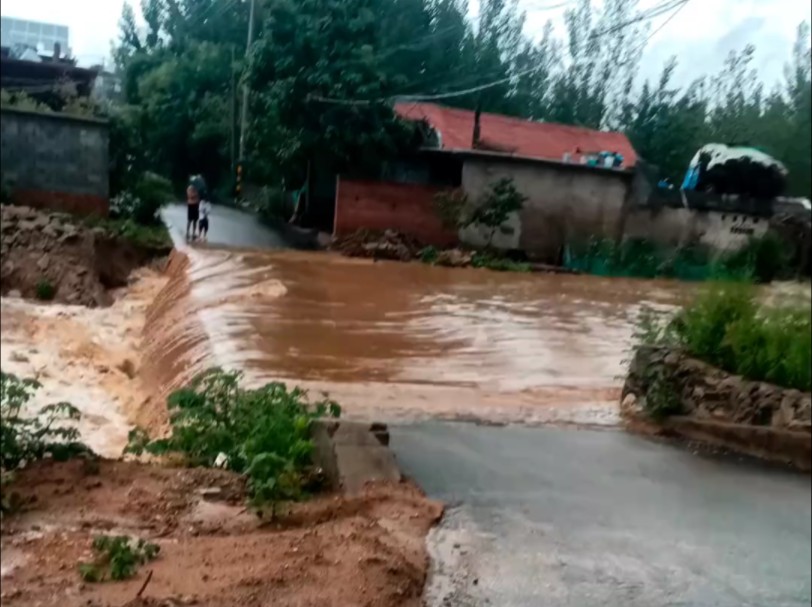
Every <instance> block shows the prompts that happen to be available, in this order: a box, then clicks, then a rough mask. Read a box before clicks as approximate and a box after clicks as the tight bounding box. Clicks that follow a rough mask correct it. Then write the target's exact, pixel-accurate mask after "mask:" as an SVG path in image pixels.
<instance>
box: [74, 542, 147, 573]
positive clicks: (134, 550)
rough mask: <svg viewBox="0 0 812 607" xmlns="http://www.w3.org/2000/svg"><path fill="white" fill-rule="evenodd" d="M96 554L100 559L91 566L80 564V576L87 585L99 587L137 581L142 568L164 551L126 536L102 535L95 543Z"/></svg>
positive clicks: (90, 564) (96, 559)
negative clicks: (99, 584) (105, 584)
mask: <svg viewBox="0 0 812 607" xmlns="http://www.w3.org/2000/svg"><path fill="white" fill-rule="evenodd" d="M93 550H94V552H95V553H96V555H97V556H96V558H95V559H94V560H93V561H92V562H89V563H79V575H80V576H81V577H82V579H83V580H84V581H85V582H91V583H97V582H103V581H105V580H108V579H110V580H114V581H119V580H126V579H129V578H131V577H133V576H134V575H135V574H136V572H137V571H138V568H139V567H140V566H141V565H144V564H145V563H147V562H149V561H152V560H154V559H155V558H157V556H158V553H159V552H160V551H161V548H160V546H158V545H157V544H153V543H150V542H146V541H144V540H143V539H139V540H137V541H136V540H134V539H133V538H130V537H129V536H126V535H117V536H108V535H99V536H97V537H96V538H95V539H94V540H93Z"/></svg>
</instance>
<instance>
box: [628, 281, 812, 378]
mask: <svg viewBox="0 0 812 607" xmlns="http://www.w3.org/2000/svg"><path fill="white" fill-rule="evenodd" d="M640 325H641V326H640V327H639V328H638V329H639V334H640V335H642V336H643V339H642V341H643V342H644V343H654V344H662V345H669V346H676V347H679V348H682V349H683V350H684V351H686V352H687V353H689V354H690V355H692V356H694V357H696V358H698V359H700V360H703V361H705V362H707V363H710V364H712V365H714V366H717V367H720V368H722V369H724V370H726V371H728V372H730V373H734V374H736V375H741V376H743V377H745V378H746V379H749V380H753V381H765V382H769V383H773V384H776V385H778V386H782V387H784V388H794V389H797V390H802V391H805V392H808V391H809V390H810V389H812V334H810V331H811V330H812V309H810V307H809V306H808V305H805V306H804V305H793V306H779V307H767V306H763V305H760V304H759V303H758V301H757V298H756V292H755V288H754V287H753V286H752V285H747V284H725V285H720V284H719V285H714V286H712V287H710V288H707V289H705V290H704V291H703V292H702V293H701V294H700V295H699V296H698V297H697V298H696V300H695V301H694V302H693V303H691V304H690V305H688V306H686V307H685V308H683V309H682V310H681V311H680V312H679V313H677V314H676V315H675V316H674V317H673V318H672V319H671V320H670V321H669V322H668V323H666V324H660V325H659V326H656V324H655V323H652V321H651V320H650V319H645V318H641V321H640Z"/></svg>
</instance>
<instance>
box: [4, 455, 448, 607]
mask: <svg viewBox="0 0 812 607" xmlns="http://www.w3.org/2000/svg"><path fill="white" fill-rule="evenodd" d="M16 486H17V487H18V488H19V491H20V493H21V497H22V498H23V499H24V500H27V501H29V502H30V503H31V506H30V510H29V511H28V512H27V513H25V514H23V515H18V516H15V517H11V518H8V517H7V518H6V520H4V522H3V552H2V554H3V576H4V577H3V591H2V604H3V605H7V606H9V607H14V606H17V605H20V606H22V605H26V606H30V605H41V606H43V607H44V606H51V605H53V606H59V607H74V606H75V607H79V606H80V605H81V606H87V605H93V606H96V607H103V606H104V607H108V606H109V607H121V606H123V605H126V604H130V603H129V602H130V601H132V600H133V599H134V597H135V596H136V594H137V593H138V590H139V588H140V587H141V586H142V585H143V583H144V581H145V580H146V577H147V575H148V572H149V571H152V577H151V579H150V581H149V584H148V585H147V587H146V589H145V590H144V592H143V594H142V601H141V603H132V604H141V605H153V606H158V605H162V606H164V605H166V606H170V605H173V606H174V605H200V606H211V607H215V606H216V607H237V606H239V607H252V606H257V607H259V606H265V605H273V606H274V607H286V606H290V607H293V606H296V607H305V606H312V607H316V606H319V607H321V606H327V605H329V606H331V607H351V606H352V607H356V606H369V607H373V606H374V607H396V606H397V607H417V606H418V605H420V604H421V594H422V590H423V585H424V583H425V579H426V572H427V568H428V557H427V555H426V551H425V546H424V537H425V534H426V533H427V532H428V529H429V527H430V526H431V525H432V524H433V523H434V522H435V521H436V520H437V519H438V518H439V516H440V514H441V511H442V509H441V507H440V506H439V505H438V504H436V503H434V502H430V501H428V500H427V499H426V498H425V497H424V496H423V494H422V493H421V492H420V491H419V490H417V489H416V488H414V487H413V486H411V485H409V484H407V483H395V484H392V483H390V484H378V485H369V486H367V488H366V489H365V490H364V491H363V492H362V493H361V494H360V495H358V496H356V497H346V496H325V497H321V498H316V499H314V500H312V501H310V502H307V503H302V504H297V505H295V506H293V507H292V508H291V509H290V510H289V512H287V513H283V514H282V515H281V516H280V517H279V518H278V519H277V520H276V521H275V522H269V521H262V520H260V519H258V518H257V517H256V516H255V515H253V514H252V513H250V512H247V511H246V510H245V508H244V506H243V501H244V498H245V495H244V487H243V482H242V479H241V478H240V477H238V476H236V475H233V474H231V473H228V472H224V471H217V470H204V469H192V470H189V469H173V468H161V467H155V466H145V465H138V464H134V463H125V462H110V461H103V462H101V466H100V468H98V469H95V468H94V467H91V466H88V465H86V464H84V463H83V462H80V461H74V462H68V463H64V464H55V463H43V464H40V465H37V466H34V467H32V468H30V469H28V470H26V471H24V472H22V474H21V476H20V479H19V481H18V483H16ZM99 533H107V534H113V533H114V534H126V535H130V536H134V537H139V538H144V539H148V540H150V541H152V542H155V543H157V544H158V545H159V546H160V549H161V550H160V555H159V557H158V558H157V559H156V560H155V561H153V562H151V563H149V564H148V565H146V566H144V567H142V568H141V569H140V571H139V572H138V574H137V575H136V576H135V577H134V578H132V579H130V580H128V581H125V582H116V583H111V582H106V583H99V584H86V583H83V582H82V581H81V580H80V577H79V574H78V571H77V565H78V563H79V562H80V561H86V560H90V559H91V558H92V553H91V543H92V540H93V537H94V536H95V535H96V534H99Z"/></svg>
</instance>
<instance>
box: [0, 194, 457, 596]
mask: <svg viewBox="0 0 812 607" xmlns="http://www.w3.org/2000/svg"><path fill="white" fill-rule="evenodd" d="M9 219H10V220H11V221H8V220H9ZM9 226H12V227H13V229H12V227H9ZM9 235H11V236H13V238H12V241H11V242H8V241H7V240H6V237H7V236H9ZM3 237H4V242H3V255H2V261H3V282H2V289H3V293H4V294H6V293H8V292H9V291H12V290H17V291H19V294H18V295H20V296H22V297H31V296H32V295H35V294H36V290H37V283H38V282H40V281H41V280H42V277H43V275H44V277H45V278H46V279H47V280H48V281H50V282H52V283H53V285H54V286H55V287H56V298H55V299H56V300H57V302H62V303H72V304H85V305H86V306H89V307H82V306H81V305H70V306H68V305H61V304H60V303H56V304H53V305H42V304H38V303H36V302H32V301H27V300H26V299H23V298H22V297H16V296H15V297H11V298H6V297H4V298H3V299H2V302H1V303H2V306H0V307H1V308H2V321H3V322H2V328H3V330H2V340H3V344H2V345H3V348H2V352H3V356H2V365H3V370H4V371H7V372H13V373H16V374H18V375H20V376H22V377H35V376H36V377H38V378H39V380H40V382H41V383H42V385H43V387H42V390H41V391H40V393H38V395H37V397H36V398H35V401H36V402H33V404H34V405H37V406H40V405H44V404H47V403H50V402H58V401H61V400H67V401H69V402H71V403H72V404H74V405H75V406H76V407H77V408H78V409H79V410H80V411H81V412H82V419H81V420H80V421H79V424H78V428H79V430H80V432H81V438H82V440H84V441H86V442H87V443H88V444H89V445H90V446H91V447H92V448H93V449H94V450H96V451H97V452H99V453H100V454H102V455H103V456H105V457H107V458H116V457H119V456H120V454H121V451H122V447H123V445H124V443H125V441H126V435H127V430H129V428H130V424H132V423H137V424H139V425H144V426H146V427H147V428H148V429H149V430H150V431H152V432H154V431H157V430H158V428H159V427H161V426H162V425H163V423H164V422H165V417H166V415H165V414H166V411H165V407H164V406H163V402H164V399H163V398H162V397H161V395H162V393H160V382H157V381H154V380H155V379H157V378H158V376H157V375H155V376H154V377H153V375H154V374H152V373H150V372H149V369H151V368H152V367H151V366H150V365H149V364H146V363H147V360H146V359H149V358H150V357H151V356H152V353H153V352H154V350H152V349H151V346H150V344H151V343H152V340H155V339H156V334H157V333H160V331H162V330H168V329H169V328H171V327H174V328H175V329H177V323H178V321H179V318H178V317H177V316H173V315H168V314H167V312H168V310H167V306H166V305H165V304H166V302H167V301H171V300H178V299H181V300H182V299H183V298H185V297H188V296H189V293H188V284H187V283H186V282H185V274H184V273H185V271H186V263H187V260H184V258H183V257H182V256H178V255H175V256H174V257H173V258H172V261H171V263H169V264H168V267H167V268H165V270H164V272H163V275H159V273H158V271H157V270H156V269H154V268H153V269H150V268H143V269H142V270H140V271H138V272H135V273H133V274H132V275H130V270H131V269H133V268H134V267H136V266H138V265H141V264H142V263H143V260H144V259H145V258H144V257H143V256H142V253H143V251H139V250H137V249H136V250H133V249H131V248H128V246H129V245H128V244H127V243H122V242H120V241H118V240H116V239H114V238H111V237H109V236H108V235H106V234H103V233H101V232H99V231H93V230H89V229H87V228H84V227H80V226H76V225H73V224H71V223H70V222H69V220H67V219H66V218H64V216H60V215H45V214H42V213H39V212H36V211H30V210H28V209H20V208H9V207H6V208H4V209H3ZM128 275H130V276H129V282H130V284H129V285H128V286H127V287H126V288H124V289H121V290H115V291H111V290H110V289H111V287H113V286H115V285H117V284H121V283H122V282H126V281H127V276H128ZM111 300H115V301H113V305H111V306H109V307H99V306H104V305H105V304H107V303H110V301H111ZM90 307H93V308H94V309H90ZM170 307H171V306H170ZM180 309H182V310H185V312H184V314H182V315H181V317H182V318H187V317H188V318H187V320H188V321H189V322H188V326H187V325H184V324H183V323H181V328H184V330H185V331H187V332H188V335H187V336H186V337H185V339H188V340H191V343H193V344H197V345H199V346H200V347H201V348H204V347H207V344H206V343H204V341H205V339H207V338H206V336H205V334H203V333H200V332H199V331H198V330H197V328H196V326H195V325H196V324H197V320H196V319H197V316H196V313H195V311H194V309H193V308H190V307H188V306H186V307H184V306H180ZM146 325H149V330H146V328H147V327H146ZM184 335H186V333H184ZM198 342H200V343H198ZM161 352H162V354H163V358H161V359H160V360H158V361H157V362H156V364H158V365H164V366H165V369H164V370H165V371H166V373H165V375H171V374H173V373H178V374H179V375H182V374H183V373H182V371H183V370H182V369H180V368H177V366H172V365H171V364H169V361H171V360H172V359H173V354H174V353H175V350H174V346H173V345H172V344H170V345H169V346H168V347H165V348H163V349H162V350H161ZM156 358H157V357H156ZM145 370H146V371H145ZM161 377H163V376H161ZM167 381H168V382H169V380H168V379H167ZM169 384H172V382H169ZM172 385H174V384H172ZM4 491H9V492H12V491H13V492H17V493H18V494H19V496H20V499H19V500H16V499H15V500H14V502H15V503H23V504H25V506H24V507H23V509H22V510H21V511H19V512H15V513H14V514H6V515H4V516H3V519H2V525H1V528H0V555H1V558H0V577H2V593H0V605H3V606H8V607H16V606H26V607H28V606H34V605H39V606H43V607H45V606H58V607H79V606H83V607H87V606H95V607H123V606H125V605H128V606H130V607H132V606H134V605H141V606H142V607H143V606H147V605H149V606H153V607H156V606H177V605H200V606H211V607H215V606H216V607H237V606H240V607H243V606H246V607H251V606H257V607H259V606H265V605H274V607H285V606H290V607H293V606H296V607H309V606H313V607H316V606H319V607H321V606H323V605H329V606H331V607H356V606H369V607H395V606H398V607H417V606H418V605H420V604H421V595H422V591H423V586H424V583H425V579H426V575H427V570H428V556H427V554H426V548H425V542H424V539H425V536H426V533H427V532H428V530H429V528H430V527H431V525H432V524H433V523H434V522H435V521H436V520H437V519H438V518H439V516H440V515H441V513H442V507H441V506H440V505H439V504H437V503H435V502H432V501H430V500H428V499H427V498H426V497H425V496H424V495H423V494H422V493H421V492H420V491H419V490H418V489H417V488H415V487H414V486H412V485H410V484H408V483H399V482H388V483H376V484H372V485H368V486H366V487H365V488H364V489H363V490H362V491H361V492H360V493H359V494H358V495H351V496H350V495H343V494H337V493H334V494H326V495H323V496H318V497H315V498H314V499H312V500H311V501H309V502H305V503H301V504H296V505H294V506H292V507H290V509H289V510H288V511H284V510H283V516H281V517H280V518H279V519H278V520H276V521H273V522H270V521H267V520H261V519H259V518H258V517H257V516H256V515H255V514H253V513H252V512H251V511H249V510H248V509H247V508H246V495H245V487H244V480H243V478H241V477H240V476H238V475H235V474H231V473H228V472H224V471H221V470H206V469H181V468H173V467H166V466H161V465H157V464H153V465H143V464H137V463H134V462H127V461H114V459H103V460H100V461H99V463H98V466H97V465H95V464H93V463H90V464H88V463H87V462H85V461H84V460H74V461H70V462H66V463H55V462H52V461H45V462H40V463H36V464H34V465H31V466H29V467H27V468H25V469H23V470H19V471H16V472H15V480H14V481H13V483H12V485H11V487H10V488H8V489H6V488H4ZM100 534H105V535H128V536H130V537H134V538H142V539H145V540H148V541H151V542H154V543H157V544H158V545H159V546H160V549H161V550H160V555H159V557H158V558H157V560H155V561H152V562H150V563H149V564H148V565H147V566H145V567H143V568H142V569H141V570H140V571H139V572H138V573H137V575H136V576H135V577H134V578H132V579H130V580H127V581H122V582H103V583H96V584H91V583H85V582H83V581H82V580H81V578H80V575H79V572H78V564H79V563H80V562H82V561H90V560H92V559H93V556H94V555H93V552H92V542H93V539H94V537H96V536H98V535H100ZM150 572H151V576H150ZM148 576H150V577H149V581H148V584H147V586H146V587H145V589H144V591H143V593H142V594H141V597H140V599H138V600H137V601H136V600H134V599H135V597H136V596H137V594H138V592H139V589H141V588H142V586H143V584H144V583H145V581H147V578H148Z"/></svg>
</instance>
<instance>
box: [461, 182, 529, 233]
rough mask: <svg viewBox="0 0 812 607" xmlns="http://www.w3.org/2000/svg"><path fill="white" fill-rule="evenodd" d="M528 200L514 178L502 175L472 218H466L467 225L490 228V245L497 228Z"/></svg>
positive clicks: (475, 210) (492, 185) (493, 184)
mask: <svg viewBox="0 0 812 607" xmlns="http://www.w3.org/2000/svg"><path fill="white" fill-rule="evenodd" d="M526 200H527V196H525V195H524V194H522V193H521V192H519V190H518V189H517V188H516V186H515V184H514V183H513V180H512V179H510V178H509V177H502V178H501V179H499V180H497V181H495V182H494V183H492V184H491V185H490V188H489V189H488V191H487V192H486V193H485V195H484V196H483V197H482V200H480V201H479V204H478V205H477V207H476V209H474V212H473V213H472V214H471V216H470V218H468V219H467V220H466V225H472V224H478V225H482V226H485V227H487V228H490V235H489V236H488V246H490V244H491V242H492V241H493V236H494V234H495V233H496V229H497V228H498V227H499V226H501V225H502V224H503V223H505V222H506V221H507V220H508V218H509V217H510V215H511V213H516V212H518V211H521V210H522V207H523V206H524V203H525V201H526Z"/></svg>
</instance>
